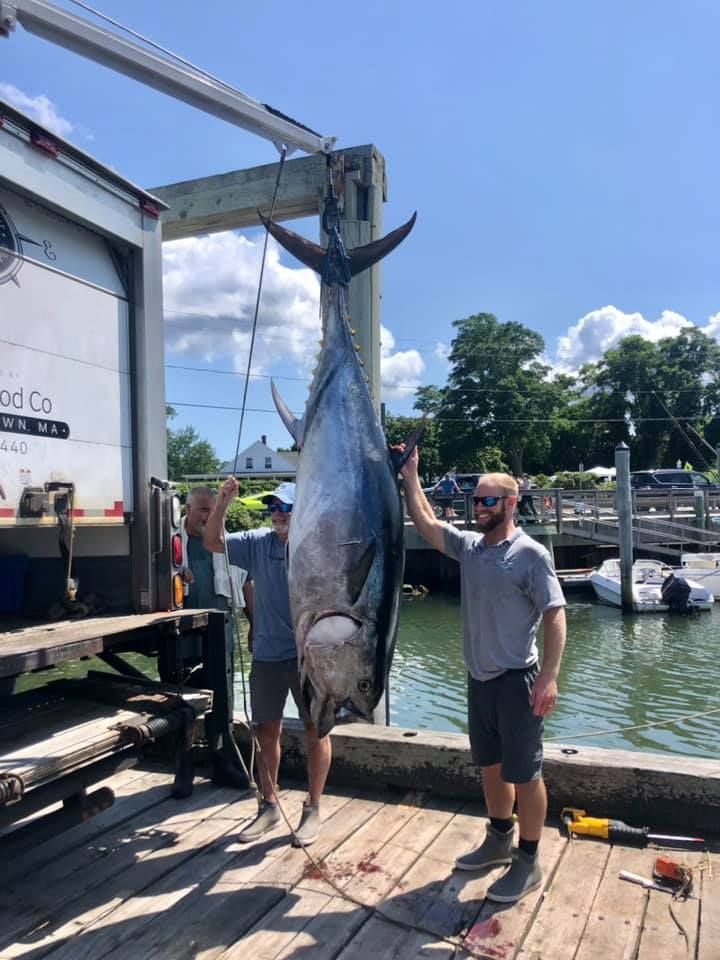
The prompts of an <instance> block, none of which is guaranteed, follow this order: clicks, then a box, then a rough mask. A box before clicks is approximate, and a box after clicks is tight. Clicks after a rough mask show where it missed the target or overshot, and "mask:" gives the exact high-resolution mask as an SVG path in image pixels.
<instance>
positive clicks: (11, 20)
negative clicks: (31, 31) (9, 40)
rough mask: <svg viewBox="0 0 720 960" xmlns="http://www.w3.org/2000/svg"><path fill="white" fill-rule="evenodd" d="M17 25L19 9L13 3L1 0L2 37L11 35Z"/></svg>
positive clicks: (0, 33)
mask: <svg viewBox="0 0 720 960" xmlns="http://www.w3.org/2000/svg"><path fill="white" fill-rule="evenodd" d="M16 26H17V9H16V8H15V6H14V4H12V3H7V2H5V3H3V2H2V0H0V37H9V36H10V34H11V33H12V32H13V31H14V30H15V27H16Z"/></svg>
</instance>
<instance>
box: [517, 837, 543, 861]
mask: <svg viewBox="0 0 720 960" xmlns="http://www.w3.org/2000/svg"><path fill="white" fill-rule="evenodd" d="M539 842H540V841H539V840H523V838H522V837H520V842H519V843H518V847H519V848H520V849H521V850H523V851H524V852H525V853H527V854H529V855H530V856H531V857H534V856H535V854H536V853H537V848H538V843H539Z"/></svg>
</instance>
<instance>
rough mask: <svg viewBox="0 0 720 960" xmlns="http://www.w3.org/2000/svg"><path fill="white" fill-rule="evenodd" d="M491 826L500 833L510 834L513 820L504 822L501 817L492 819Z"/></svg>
mask: <svg viewBox="0 0 720 960" xmlns="http://www.w3.org/2000/svg"><path fill="white" fill-rule="evenodd" d="M490 826H491V827H493V829H495V830H497V831H498V832H499V833H510V831H511V830H512V828H513V819H512V817H510V818H509V819H508V820H503V819H501V818H500V817H490Z"/></svg>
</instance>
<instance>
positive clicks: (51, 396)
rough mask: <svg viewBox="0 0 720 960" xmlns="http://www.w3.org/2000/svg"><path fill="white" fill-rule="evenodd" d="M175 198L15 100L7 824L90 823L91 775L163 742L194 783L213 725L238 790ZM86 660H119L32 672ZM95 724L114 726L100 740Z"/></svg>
mask: <svg viewBox="0 0 720 960" xmlns="http://www.w3.org/2000/svg"><path fill="white" fill-rule="evenodd" d="M163 208H164V207H163V204H162V203H161V202H160V201H158V200H157V199H156V198H154V197H153V196H151V195H150V194H148V193H147V192H146V191H144V190H142V189H141V188H139V187H137V186H136V185H134V184H133V183H131V182H130V181H128V180H126V179H124V178H123V177H122V176H120V175H119V174H118V173H117V172H115V171H114V170H112V169H110V168H109V167H107V166H105V165H103V164H101V163H99V162H98V161H96V160H94V159H93V158H92V157H90V156H89V155H88V154H86V153H84V152H83V151H81V150H79V149H77V148H76V147H74V146H72V145H71V144H69V143H67V142H66V141H64V140H62V139H61V138H59V137H58V136H57V135H55V134H54V133H52V132H51V131H49V130H47V129H43V128H42V127H40V126H39V125H38V124H37V123H35V122H34V121H33V120H31V119H30V118H29V117H27V116H25V115H23V114H22V113H20V112H19V111H17V110H15V109H13V108H12V107H11V106H10V105H9V104H7V103H1V102H0V694H2V695H3V696H2V697H1V698H0V826H2V825H3V823H8V822H10V823H11V822H12V821H13V820H15V819H17V818H18V817H21V816H25V815H26V814H27V812H28V808H34V809H42V807H43V806H44V805H45V804H46V803H48V802H53V801H57V800H62V801H63V802H64V805H65V807H66V808H68V809H73V810H74V811H75V812H76V813H78V815H80V814H82V815H83V816H87V814H88V811H89V810H92V809H94V808H95V807H97V806H102V803H100V804H98V803H97V802H95V803H93V802H90V801H88V800H87V796H88V795H87V793H86V788H87V786H88V785H89V783H90V782H92V781H93V780H96V779H98V778H99V777H103V776H106V775H107V773H108V771H109V770H112V769H116V768H117V766H118V765H120V764H126V763H128V762H129V760H130V758H131V757H132V759H137V756H138V755H139V752H140V748H142V747H143V746H145V745H146V744H147V743H148V742H151V741H154V740H156V739H158V738H159V737H161V736H164V735H165V734H172V735H173V736H174V737H175V739H176V741H177V744H178V750H177V752H176V760H177V764H178V767H177V777H176V792H177V793H178V795H187V793H188V792H189V790H190V789H191V784H192V756H193V753H192V750H191V748H192V746H193V741H194V739H197V732H198V729H199V728H198V723H197V720H198V719H204V721H205V734H206V737H207V739H208V746H209V750H210V753H211V756H212V757H213V758H214V760H216V761H217V763H216V764H215V767H214V769H215V770H220V769H221V770H222V771H223V774H224V777H225V780H226V781H227V779H228V778H229V779H230V780H234V782H238V783H241V782H242V771H241V770H239V769H238V766H237V761H238V759H239V757H238V753H237V748H236V747H235V744H234V741H232V736H231V733H230V730H231V723H232V715H231V709H232V690H231V686H230V685H229V682H228V678H229V677H230V676H231V664H230V663H229V662H228V656H229V654H228V652H227V648H226V643H225V617H224V614H222V613H212V612H208V611H194V610H193V611H185V610H183V582H182V576H181V573H180V565H181V562H182V551H181V545H180V537H179V525H180V513H181V504H180V499H179V497H178V496H177V495H176V494H175V492H174V491H173V489H172V487H171V485H170V484H169V483H168V481H167V479H166V425H165V424H166V418H165V389H164V375H163V371H164V340H163V312H162V262H161V228H160V219H159V218H160V213H161V211H162V209H163ZM188 637H191V638H194V639H197V638H200V640H201V641H202V643H203V644H204V652H205V661H206V672H205V684H204V686H203V690H202V691H187V690H184V689H183V688H182V683H183V671H182V647H183V643H184V642H185V641H186V640H187V638H188ZM131 651H133V652H139V653H142V654H145V655H146V656H149V657H153V658H156V657H157V658H159V662H160V663H161V664H162V665H163V669H164V673H165V676H162V673H163V669H161V671H160V672H161V678H160V681H157V679H156V677H153V676H148V675H147V671H143V670H139V669H138V667H137V665H133V663H132V662H130V661H128V660H127V659H126V658H125V657H124V654H126V653H127V652H131ZM90 655H95V656H98V657H100V658H101V660H102V661H104V664H103V667H104V668H107V669H104V670H96V671H91V674H88V676H87V677H86V678H84V679H82V680H62V679H61V680H53V681H52V682H51V683H48V684H45V685H40V686H38V684H37V683H36V682H33V683H28V682H27V677H28V675H30V674H31V673H32V672H37V671H39V670H40V671H45V670H48V669H49V668H51V667H54V666H58V665H59V664H61V663H64V662H66V661H69V660H77V659H79V658H82V657H88V656H90ZM56 672H57V671H56ZM154 672H156V671H150V673H154ZM47 676H50V675H49V674H48V675H47ZM52 676H55V674H52ZM37 679H38V678H37V677H35V678H34V681H37ZM168 682H170V683H169V685H168ZM28 686H34V687H35V689H34V690H26V689H24V688H25V687H28ZM206 687H207V689H205V688H206ZM18 688H19V689H18ZM150 694H152V695H150ZM138 698H139V699H138ZM155 701H157V703H159V704H160V705H161V706H160V707H159V708H158V709H157V710H154V708H153V706H152V704H153V702H155ZM80 702H87V703H88V704H89V713H88V714H87V715H86V714H84V713H83V712H82V710H80V712H79V713H78V709H79V708H78V704H79V703H80ZM131 702H133V703H138V702H140V703H141V704H142V707H143V709H142V710H141V711H140V713H139V714H138V716H137V717H134V716H133V712H132V710H130V709H129V704H130V703H131ZM70 705H72V708H71V707H70ZM156 706H157V704H156ZM104 710H105V714H106V716H105V714H104V713H103V711H104ZM71 714H72V717H73V719H72V721H70V720H68V719H67V718H68V717H70V715H71ZM28 717H32V718H33V732H34V733H33V735H34V736H35V739H34V740H32V744H33V750H32V751H28V744H29V742H28V740H27V736H28V730H27V722H26V720H27V718H28ZM43 717H46V719H47V724H46V725H44V724H43V722H42V718H43ZM87 717H90V719H89V720H88V719H87ZM118 717H120V719H118ZM103 718H105V720H107V723H105V722H104V719H103ZM78 723H79V726H80V727H82V731H83V732H79V733H78V739H77V749H74V748H72V742H73V735H72V729H75V728H74V727H72V724H75V727H77V726H78ZM68 724H70V725H68ZM103 724H104V725H103ZM90 728H92V729H93V730H95V731H97V732H98V733H99V732H100V731H102V736H100V737H99V742H98V744H97V747H96V748H93V747H88V746H87V742H86V741H87V739H88V738H87V736H86V734H87V732H88V729H90ZM109 730H110V732H108V731H109ZM118 731H120V732H119V733H118ZM60 734H61V735H62V738H64V741H63V742H66V743H67V744H69V745H70V746H69V747H68V749H67V750H66V753H65V754H63V757H62V758H58V757H57V756H54V755H53V752H52V742H53V739H55V740H57V739H58V736H59V735H60ZM83 737H84V738H85V739H83ZM110 741H112V742H110ZM80 743H82V744H83V746H82V749H81V748H80V746H79V745H80ZM29 753H32V754H33V756H34V761H32V762H31V761H30V760H29V759H28V757H29ZM102 797H104V798H105V800H104V801H103V802H106V801H107V793H106V792H105V793H102Z"/></svg>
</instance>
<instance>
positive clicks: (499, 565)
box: [444, 525, 565, 680]
mask: <svg viewBox="0 0 720 960" xmlns="http://www.w3.org/2000/svg"><path fill="white" fill-rule="evenodd" d="M444 552H445V553H446V554H447V555H448V556H449V557H452V558H453V559H454V560H458V561H459V562H460V596H461V604H462V617H463V652H464V654H465V663H466V664H467V668H468V670H469V671H470V673H471V675H472V676H473V677H474V678H475V679H476V680H492V679H493V677H497V676H499V675H500V674H501V673H504V672H505V670H521V669H522V668H523V667H527V666H529V665H530V664H532V663H534V662H535V661H536V660H537V658H538V649H537V643H536V640H535V634H536V633H537V628H538V625H539V623H540V618H541V617H542V614H543V613H544V612H545V610H549V609H550V608H551V607H564V606H565V597H564V596H563V592H562V590H561V588H560V583H559V581H558V578H557V576H556V574H555V570H554V569H553V565H552V561H551V559H550V554H549V553H548V552H547V550H546V549H545V547H543V546H542V544H540V543H538V542H537V540H533V539H532V537H529V536H528V535H527V534H526V533H525V532H524V531H522V530H517V531H515V533H513V534H512V536H511V537H509V538H508V539H507V540H503V541H502V543H498V544H495V545H493V546H485V538H484V537H483V536H482V535H481V534H479V533H470V532H468V531H462V530H456V529H455V528H454V527H451V526H450V525H447V526H446V527H445V547H444Z"/></svg>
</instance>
